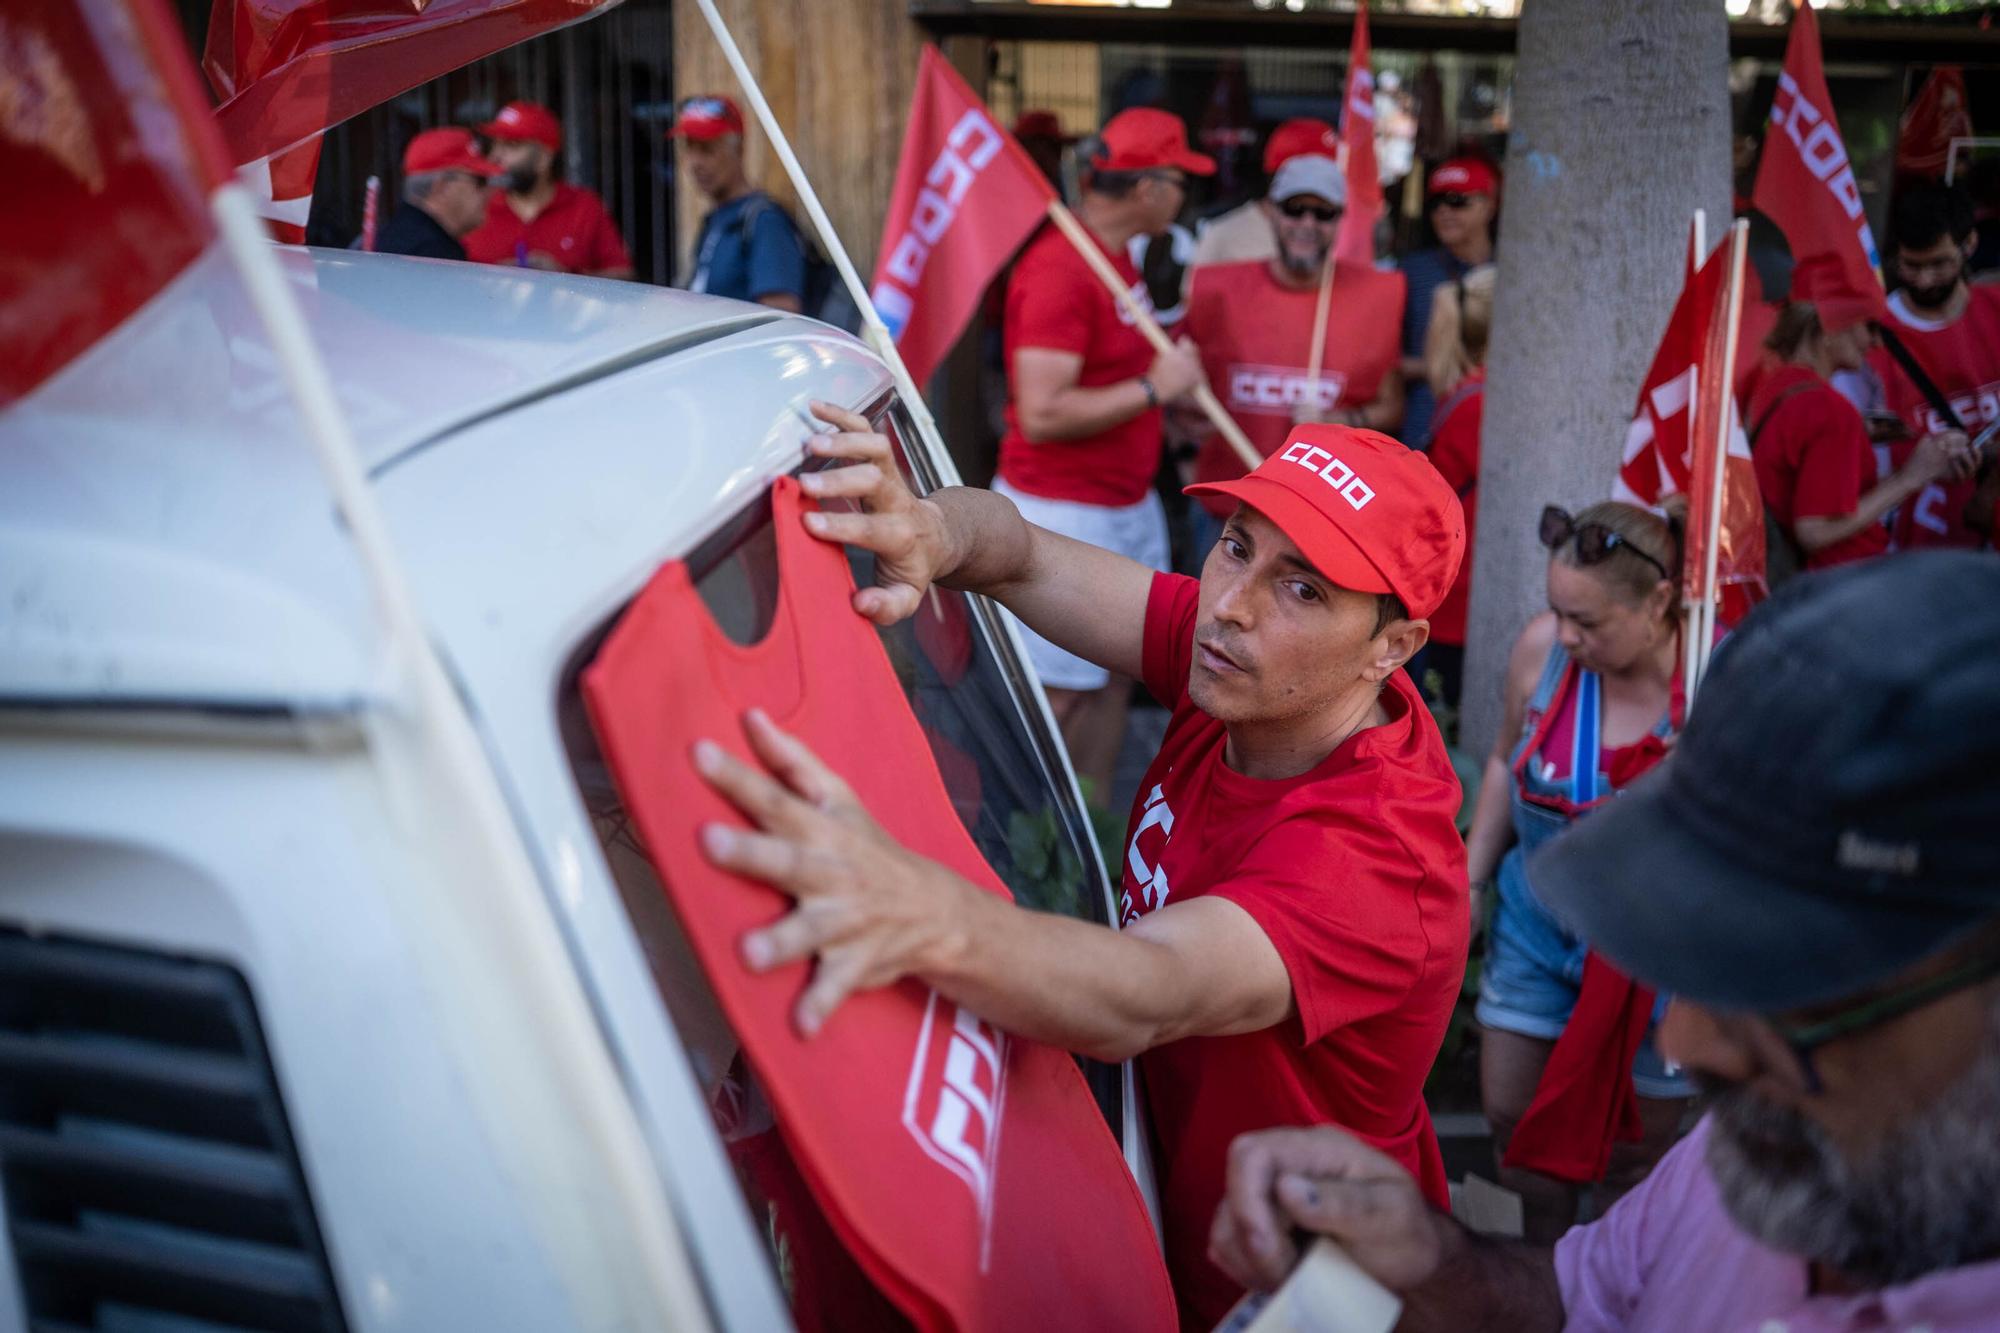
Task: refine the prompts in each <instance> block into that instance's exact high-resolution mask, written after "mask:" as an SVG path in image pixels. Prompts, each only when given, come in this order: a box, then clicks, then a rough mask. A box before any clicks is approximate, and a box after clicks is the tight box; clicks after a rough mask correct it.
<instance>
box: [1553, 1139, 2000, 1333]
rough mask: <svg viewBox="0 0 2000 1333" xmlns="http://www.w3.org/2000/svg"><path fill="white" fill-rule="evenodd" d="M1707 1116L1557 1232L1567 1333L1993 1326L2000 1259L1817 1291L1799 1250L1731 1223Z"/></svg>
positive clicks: (1836, 1332) (1999, 1310)
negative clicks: (1864, 1286) (1588, 1213)
mask: <svg viewBox="0 0 2000 1333" xmlns="http://www.w3.org/2000/svg"><path fill="white" fill-rule="evenodd" d="M1707 1139H1708V1121H1707V1120H1706V1119H1703V1120H1702V1122H1701V1123H1700V1124H1699V1125H1697V1126H1696V1127H1695V1130H1694V1132H1693V1133H1692V1134H1690V1135H1688V1136H1687V1138H1686V1139H1685V1140H1684V1141H1682V1142H1681V1143H1680V1144H1678V1145H1677V1146H1676V1147H1675V1148H1674V1150H1673V1151H1672V1152H1670V1153H1668V1154H1667V1155H1666V1157H1665V1158H1664V1159H1662V1161H1661V1162H1660V1164H1659V1166H1657V1167H1655V1168H1654V1170H1653V1174H1652V1175H1651V1176H1649V1177H1647V1179H1646V1181H1645V1183H1644V1184H1642V1185H1640V1186H1639V1188H1637V1189H1635V1190H1633V1191H1632V1192H1631V1193H1630V1194H1628V1195H1627V1196H1625V1198H1624V1199H1622V1200H1620V1201H1619V1203H1618V1205H1617V1206H1616V1207H1614V1208H1613V1209H1612V1210H1611V1211H1610V1212H1609V1213H1607V1214H1605V1216H1604V1218H1603V1219H1602V1220H1601V1221H1598V1222H1594V1223H1592V1224H1591V1225H1589V1226H1582V1227H1576V1228H1574V1229H1572V1230H1571V1231H1570V1232H1569V1234H1568V1235H1566V1236H1564V1237H1563V1238H1562V1240H1560V1241H1558V1242H1557V1243H1556V1280H1557V1281H1558V1282H1559V1283H1560V1284H1561V1286H1562V1298H1563V1309H1564V1310H1565V1311H1566V1312H1567V1313H1568V1316H1569V1322H1568V1323H1567V1325H1566V1326H1565V1328H1566V1333H1588V1331H1590V1330H1606V1331H1607V1333H1608V1331H1609V1330H1614V1329H1615V1330H1619V1333H1686V1330H1689V1329H1702V1330H1705V1331H1706V1333H1848V1331H1849V1330H1853V1331H1854V1333H1860V1330H1871V1331H1872V1330H1882V1333H1889V1331H1890V1330H1894V1331H1895V1333H1923V1331H1927V1333H1971V1331H1972V1330H1982V1329H1983V1330H2000V1260H1994V1261H1991V1262H1987V1263H1983V1264H1973V1265H1970V1266H1968V1267H1965V1268H1955V1269H1952V1270H1950V1271H1948V1272H1943V1273H1933V1274H1931V1275H1930V1276H1929V1277H1925V1278H1919V1279H1918V1280H1917V1281H1915V1282H1910V1283H1906V1284H1905V1285H1903V1286H1900V1287H1889V1288H1886V1289H1884V1290H1882V1291H1873V1292H1867V1293H1865V1294H1862V1295H1856V1296H1814V1295H1811V1294H1809V1293H1808V1292H1807V1290H1806V1265H1805V1262H1804V1261H1803V1260H1800V1259H1796V1258H1792V1257H1791V1256H1789V1255H1783V1254H1779V1253H1777V1252H1776V1251H1775V1250H1770V1249H1767V1248H1765V1247H1764V1246H1763V1245H1761V1244H1759V1243H1758V1242H1757V1241H1754V1240H1752V1239H1750V1238H1749V1237H1748V1236H1746V1235H1744V1234H1743V1232H1742V1231H1740V1230H1738V1228H1737V1226H1736V1224H1735V1222H1733V1221H1731V1220H1730V1217H1729V1214H1728V1213H1727V1212H1725V1211H1724V1210H1723V1206H1722V1196H1721V1194H1720V1192H1718V1191H1717V1189H1716V1187H1715V1181H1714V1178H1713V1177H1712V1176H1710V1175H1709V1173H1708V1164H1707V1162H1706V1161H1704V1160H1703V1157H1702V1152H1703V1147H1702V1145H1703V1144H1704V1143H1706V1142H1707Z"/></svg>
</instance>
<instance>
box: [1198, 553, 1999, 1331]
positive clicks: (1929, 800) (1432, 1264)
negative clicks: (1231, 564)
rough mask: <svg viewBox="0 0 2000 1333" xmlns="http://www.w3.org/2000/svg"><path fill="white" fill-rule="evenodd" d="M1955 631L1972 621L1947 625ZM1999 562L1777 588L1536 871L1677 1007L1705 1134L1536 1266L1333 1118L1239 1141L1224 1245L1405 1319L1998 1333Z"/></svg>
mask: <svg viewBox="0 0 2000 1333" xmlns="http://www.w3.org/2000/svg"><path fill="white" fill-rule="evenodd" d="M1968 607H1970V608H1972V609H1971V610H1970V611H1968V610H1967V608H1968ZM1996 634H2000V565H1997V564H1995V562H1993V561H1992V560H1991V559H1990V558H1987V557H1981V556H1976V555H1972V554H1969V553H1965V552H1949V553H1947V552H1929V553H1919V554H1913V555H1908V556H1902V557H1898V558H1897V559H1894V560H1882V561H1873V562H1869V563H1867V564H1862V565H1852V566H1847V567H1845V568H1842V569H1839V570H1833V571H1828V572H1826V573H1822V574H1814V575H1810V576H1807V577H1805V578H1802V579H1799V580H1796V581H1795V582H1794V583H1792V584H1790V585H1788V586H1787V587H1786V588H1784V589H1783V590H1782V591H1781V592H1780V593H1779V595H1778V596H1777V597H1776V598H1774V599H1773V600H1772V601H1771V602H1770V603H1768V604H1766V605H1765V606H1763V607H1760V608H1758V610H1757V611H1756V612H1755V613H1753V614H1752V615H1751V617H1750V618H1749V619H1748V620H1747V621H1745V622H1744V624H1743V626H1742V627H1741V628H1740V629H1739V630H1738V631H1737V632H1736V634H1735V636H1734V637H1733V638H1732V640H1731V641H1730V643H1729V644H1728V645H1727V646H1726V647H1725V648H1724V649H1723V650H1722V652H1721V653H1720V655H1719V656H1718V658H1717V660H1716V663H1715V666H1714V668H1713V670H1712V673H1711V674H1710V675H1709V676H1708V677H1707V678H1706V679H1705V680H1704V682H1703V687H1702V693H1701V698H1700V702H1699V703H1698V704H1697V705H1696V707H1695V709H1694V713H1693V716H1692V717H1691V718H1690V719H1689V722H1688V725H1687V729H1686V730H1685V731H1684V732H1683V733H1682V736H1681V740H1680V742H1679V744H1678V745H1677V746H1676V750H1675V753H1674V754H1673V755H1672V756H1670V757H1669V758H1668V759H1667V760H1666V762H1665V763H1663V764H1662V765H1661V766H1660V768H1659V769H1658V770H1656V771H1655V773H1653V774H1652V775H1650V776H1649V777H1647V778H1646V779H1644V780H1642V781H1641V782H1640V783H1638V784H1635V785H1634V786H1633V787H1632V788H1631V789H1630V790H1629V791H1627V792H1626V793H1625V794H1624V795H1623V796H1621V797H1620V798H1619V799H1618V800H1617V801H1615V802H1613V803H1612V804H1611V805H1610V806H1609V807H1607V808H1606V809H1604V810H1602V811H1600V812H1598V813H1597V814H1595V815H1593V816H1592V817H1591V818H1590V819H1587V820H1583V821H1580V822H1579V823H1577V824H1576V825H1575V826H1574V827H1573V828H1572V829H1571V830H1570V831H1569V832H1567V833H1565V834H1564V835H1563V836H1561V837H1560V838H1558V839H1556V840H1554V841H1552V842H1551V843H1550V844H1549V845H1548V846H1547V847H1546V848H1544V849H1543V851H1542V853H1541V854H1540V856H1539V857H1538V859H1537V860H1536V861H1535V862H1534V876H1535V884H1536V886H1537V889H1538V891H1539V892H1540V893H1541V894H1542V896H1543V898H1544V899H1545V901H1546V902H1547V903H1548V905H1549V907H1550V908H1551V910H1553V911H1555V912H1557V913H1558V914H1560V915H1562V916H1563V917H1564V918H1565V919H1567V920H1570V921H1573V922H1574V923H1575V924H1576V928H1577V930H1578V931H1579V932H1580V933H1581V934H1582V935H1583V936H1584V937H1585V938H1587V939H1588V940H1589V941H1590V943H1591V946H1592V947H1593V948H1595V949H1597V950H1599V951H1600V952H1602V953H1603V954H1604V956H1605V957H1607V958H1609V959H1610V960H1611V961H1612V962H1614V963H1616V964H1617V965H1618V966H1619V967H1621V968H1623V969H1625V970H1626V971H1628V972H1629V973H1630V974H1631V975H1632V976H1634V977H1637V978H1640V979H1643V980H1644V981H1645V982H1646V983H1647V984H1649V985H1655V986H1658V987H1659V988H1660V989H1661V990H1664V991H1670V992H1672V993H1673V994H1674V996H1675V1000H1674V1003H1673V1006H1672V1008H1671V1009H1670V1010H1669V1011H1668V1014H1667V1017H1666V1018H1665V1019H1664V1020H1663V1022H1662V1024H1661V1026H1660V1029H1659V1033H1658V1041H1659V1045H1660V1051H1661V1053H1662V1054H1663V1055H1665V1056H1666V1057H1667V1058H1668V1059H1670V1060H1673V1061H1675V1062H1677V1063H1679V1064H1680V1065H1681V1066H1682V1067H1684V1068H1686V1069H1687V1070H1688V1071H1689V1072H1690V1073H1691V1074H1692V1075H1694V1077H1695V1079H1696V1080H1697V1082H1699V1083H1700V1084H1702V1085H1703V1086H1704V1088H1705V1089H1706V1091H1707V1092H1708V1093H1709V1094H1710V1097H1711V1101H1710V1104H1709V1112H1708V1115H1707V1116H1706V1117H1705V1118H1704V1119H1703V1120H1702V1122H1701V1123H1700V1125H1699V1126H1697V1127H1696V1129H1695V1131H1694V1132H1693V1133H1692V1134H1691V1135H1689V1136H1688V1138H1686V1139H1685V1140H1683V1141H1682V1142H1681V1144H1680V1145H1679V1146H1678V1147H1676V1148H1675V1149H1674V1150H1673V1151H1672V1152H1671V1153H1669V1154H1668V1155H1667V1157H1666V1158H1665V1159H1664V1160H1663V1161H1662V1162H1661V1163H1660V1165H1659V1166H1658V1167H1657V1168H1655V1170H1654V1172H1653V1174H1652V1175H1651V1176H1650V1177H1649V1178H1648V1179H1647V1180H1646V1182H1645V1183H1644V1184H1642V1185H1641V1186H1640V1187H1639V1188H1638V1189H1636V1190H1634V1191H1633V1192H1632V1193H1630V1194H1628V1195H1627V1196H1626V1197H1625V1198H1624V1199H1623V1200H1621V1201H1620V1202H1619V1203H1618V1204H1617V1205H1616V1206H1614V1207H1613V1208H1612V1209H1611V1211H1610V1212H1609V1213H1607V1214H1606V1215H1605V1216H1604V1218H1603V1219H1602V1220H1600V1221H1597V1222H1594V1223H1591V1224H1590V1225H1587V1226H1581V1227H1577V1228H1575V1229H1573V1230H1571V1231H1570V1232H1569V1233H1568V1234H1567V1235H1565V1236H1564V1237H1563V1238H1562V1239H1561V1240H1560V1241H1558V1242H1557V1243H1556V1244H1555V1245H1553V1246H1548V1245H1541V1246H1535V1245H1528V1244H1523V1243H1520V1242H1507V1241H1499V1240H1493V1239H1488V1238H1485V1237H1480V1236H1476V1235H1473V1234H1472V1233H1470V1232H1468V1231H1467V1230H1465V1229H1464V1228H1463V1227H1461V1226H1459V1225H1458V1224H1457V1223H1455V1222H1453V1221H1452V1220H1451V1219H1450V1218H1449V1217H1447V1216H1445V1215H1444V1214H1442V1213H1440V1212H1436V1211H1434V1210H1432V1209H1430V1208H1427V1207H1426V1206H1425V1205H1424V1203H1423V1201H1422V1199H1421V1198H1420V1196H1419V1194H1418V1192H1417V1188H1416V1186H1415V1185H1414V1184H1412V1183H1411V1181H1410V1178H1409V1176H1408V1174H1407V1173H1405V1172H1403V1171H1401V1170H1400V1169H1398V1168H1397V1167H1396V1166H1395V1165H1394V1164H1392V1163H1390V1162H1389V1161H1388V1160H1387V1159H1385V1158H1384V1157H1382V1156H1381V1155H1380V1154H1378V1153H1376V1152H1374V1151H1372V1150H1370V1149H1368V1148H1365V1147H1363V1146H1362V1145H1361V1144H1359V1143H1358V1142H1356V1141H1355V1140H1354V1139H1352V1138H1350V1137H1348V1136H1347V1135H1345V1134H1343V1133H1341V1132H1340V1131H1338V1130H1334V1129H1330V1128H1318V1129H1309V1130H1278V1131H1270V1132H1266V1133H1262V1134H1249V1135H1244V1136H1242V1137H1241V1138H1239V1139H1238V1140H1237V1141H1236V1143H1235V1144H1234V1145H1233V1146H1232V1149H1231V1160H1230V1168H1231V1169H1230V1179H1229V1185H1228V1192H1227V1194H1226V1196H1225V1199H1224V1202H1223V1204H1222V1206H1221V1207H1220V1208H1219V1209H1218V1210H1217V1214H1216V1218H1215V1223H1214V1228H1213V1230H1212V1232H1211V1236H1210V1244H1211V1253H1212V1254H1213V1255H1214V1256H1215V1258H1216V1259H1217V1260H1218V1262H1220V1264H1221V1265H1222V1267H1223V1268H1224V1269H1225V1270H1226V1271H1228V1272H1230V1273H1231V1274H1232V1275H1234V1276H1235V1277H1236V1278H1237V1279H1238V1280H1239V1281H1241V1282H1243V1283H1245V1284H1246V1285H1250V1286H1257V1287H1268V1286H1270V1285H1273V1284H1274V1283H1276V1282H1277V1281H1279V1280H1281V1279H1282V1278H1283V1277H1284V1275H1285V1272H1286V1270H1287V1269H1288V1267H1289V1266H1290V1263H1291V1261H1292V1259H1293V1257H1294V1255H1295V1250H1294V1248H1293V1244H1292V1241H1291V1239H1290V1237H1291V1235H1292V1233H1293V1229H1294V1228H1304V1229H1305V1230H1307V1231H1311V1232H1318V1233H1321V1234H1325V1235H1329V1236H1332V1237H1334V1238H1336V1239H1337V1240H1338V1241H1340V1243H1341V1244H1342V1245H1343V1246H1345V1247H1346V1249H1347V1250H1348V1252H1349V1254H1351V1255H1352V1256H1353V1258H1354V1259H1355V1260H1356V1261H1357V1262H1358V1263H1359V1264H1361V1266H1362V1267H1364V1268H1365V1269H1367V1270H1368V1271H1370V1272H1371V1273H1373V1274H1374V1276H1375V1277H1376V1278H1377V1279H1378V1280H1379V1281H1381V1282H1383V1283H1384V1284H1385V1285H1387V1286H1389V1287H1391V1288H1393V1289H1395V1290H1397V1291H1399V1292H1401V1293H1402V1295H1403V1299H1404V1303H1405V1315H1404V1321H1403V1323H1402V1324H1401V1325H1399V1327H1400V1328H1403V1329H1405V1330H1419V1331H1420V1330H1424V1329H1453V1330H1464V1331H1470V1330H1479V1329H1492V1330H1500V1329H1505V1330H1508V1331H1509V1333H1514V1331H1515V1330H1535V1329H1548V1330H1555V1329H1559V1328H1565V1329H1570V1330H1578V1329H1602V1330H1611V1329H1619V1330H1626V1331H1627V1333H1667V1331H1668V1330H1676V1331H1678V1330H1682V1329H1702V1330H1707V1331H1709V1333H1771V1331H1773V1330H1781V1329H1782V1330H1792V1331H1793V1333H1805V1331H1806V1330H1812V1331H1813V1333H1823V1331H1825V1330H1856V1331H1857V1333H1858V1331H1859V1330H1862V1329H1904V1330H1914V1329H1918V1328H1923V1329H1929V1330H1931V1333H1947V1330H1973V1329H1988V1330H1990V1329H1994V1328H1996V1327H2000V1208H1996V1207H1995V1205H1994V1200H1995V1199H1996V1198H1997V1197H2000V1134H1996V1132H1995V1130H1996V1126H2000V874H1996V868H1995V857H1994V849H1993V847H1994V845H1993V828H1994V827H1995V819H1996V816H2000V783H1997V782H1996V780H1995V774H1996V773H2000V762H1996V761H2000V739H1996V735H1995V733H1994V732H1993V731H1992V730H1991V729H1990V728H1988V727H1985V726H1981V725H1977V724H1976V723H1973V722H1972V719H1979V718H1986V717H1990V716H1991V715H1992V711H1993V709H1994V708H1995V707H1996V706H2000V674H1996V673H1995V672H1993V671H1992V669H1991V668H1990V666H1989V665H1988V664H1987V662H1986V660H1985V652H1984V650H1983V648H1982V646H1983V645H1984V646H1990V645H1991V644H1992V642H1993V641H1994V636H1995V635H1996Z"/></svg>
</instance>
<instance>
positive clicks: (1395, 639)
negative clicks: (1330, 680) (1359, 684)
mask: <svg viewBox="0 0 2000 1333" xmlns="http://www.w3.org/2000/svg"><path fill="white" fill-rule="evenodd" d="M1430 639H1431V622H1430V621H1428V620H1407V619H1405V620H1392V621H1390V622H1389V623H1388V624H1386V625H1384V626H1383V627H1382V632H1381V633H1380V634H1378V635H1376V636H1375V655H1374V656H1373V657H1372V658H1370V659H1369V662H1368V665H1367V666H1366V667H1364V668H1363V669H1362V672H1361V675H1362V678H1363V679H1364V680H1367V681H1370V682H1371V683H1373V684H1376V685H1380V684H1381V683H1382V682H1383V681H1385V680H1387V679H1389V677H1390V676H1392V675H1394V674H1395V673H1396V672H1397V671H1398V670H1400V669H1401V668H1402V666H1403V664H1404V663H1405V662H1408V661H1409V660H1410V659H1411V658H1412V657H1415V656H1416V655H1417V653H1418V651H1419V650H1420V649H1422V648H1423V646H1424V645H1425V644H1427V643H1429V642H1430Z"/></svg>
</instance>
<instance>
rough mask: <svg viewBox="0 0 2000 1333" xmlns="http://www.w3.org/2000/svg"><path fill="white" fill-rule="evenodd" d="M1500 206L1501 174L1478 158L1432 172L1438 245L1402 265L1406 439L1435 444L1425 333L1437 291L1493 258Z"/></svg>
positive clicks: (1427, 195)
mask: <svg viewBox="0 0 2000 1333" xmlns="http://www.w3.org/2000/svg"><path fill="white" fill-rule="evenodd" d="M1499 207H1500V177H1499V176H1498V174H1496V173H1495V172H1494V170H1493V168H1492V167H1491V166H1490V165H1488V164H1487V163H1486V162H1485V161H1483V160H1481V159H1480V158H1476V157H1455V158H1453V159H1451V160H1450V161H1449V162H1446V163H1444V164H1443V165H1442V166H1440V167H1438V168H1437V170H1435V171H1433V172H1431V178H1430V180H1429V182H1428V183H1427V187H1426V189H1425V191H1424V214H1425V216H1426V217H1428V218H1429V219H1430V224H1431V231H1432V232H1434V233H1435V234H1436V236H1437V240H1438V243H1437V244H1436V245H1434V246H1431V247H1428V248H1427V249H1423V250H1417V251H1413V252H1412V253H1410V254H1408V255H1406V256H1404V258H1403V259H1402V260H1401V261H1400V262H1399V263H1398V264H1397V265H1396V267H1397V268H1399V269H1400V270H1402V274H1403V277H1404V279H1405V280H1406V281H1408V283H1409V299H1408V301H1407V302H1406V303H1405V304H1404V306H1403V377H1404V379H1405V380H1406V381H1407V383H1408V386H1409V395H1408V401H1407V402H1406V403H1405V404H1404V407H1403V428H1402V431H1401V433H1400V434H1401V438H1402V439H1405V440H1407V441H1409V442H1410V443H1411V444H1413V445H1416V446H1417V447H1418V448H1420V449H1421V448H1425V447H1427V446H1428V445H1429V443H1430V434H1431V413H1432V412H1433V411H1435V410H1436V408H1437V399H1436V396H1435V395H1434V394H1433V393H1432V391H1431V386H1430V382H1429V381H1428V380H1427V379H1426V378H1425V371H1424V337H1425V335H1426V334H1428V333H1429V332H1430V327H1431V301H1432V299H1433V298H1434V297H1435V296H1436V295H1437V289H1438V288H1440V287H1442V286H1444V285H1445V284H1446V283H1448V282H1457V281H1458V280H1459V279H1460V278H1463V277H1464V276H1465V275H1466V274H1467V273H1470V272H1471V271H1472V270H1473V269H1475V268H1478V267H1479V266H1480V265H1481V264H1490V263H1492V262H1493V219H1494V216H1495V214H1496V213H1497V212H1498V211H1499Z"/></svg>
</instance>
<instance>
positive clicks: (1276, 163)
mask: <svg viewBox="0 0 2000 1333" xmlns="http://www.w3.org/2000/svg"><path fill="white" fill-rule="evenodd" d="M1305 153H1318V154H1319V155H1320V156H1322V157H1332V158H1338V157H1339V156H1340V135H1339V134H1337V133H1335V132H1334V128H1333V126H1331V125H1329V124H1327V123H1326V122H1325V121H1323V120H1314V119H1313V118H1312V117H1311V116H1297V117H1294V118H1293V119H1291V120H1288V121H1286V122H1285V123H1284V124H1282V125H1280V126H1278V128H1277V129H1275V130H1272V131H1271V137H1270V138H1268V139H1266V140H1265V141H1264V174H1265V175H1266V176H1275V175H1277V174H1278V168H1279V167H1282V166H1284V165H1285V163H1287V162H1289V161H1291V160H1292V159H1293V158H1295V157H1299V156H1301V155H1302V154H1305Z"/></svg>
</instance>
